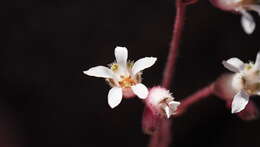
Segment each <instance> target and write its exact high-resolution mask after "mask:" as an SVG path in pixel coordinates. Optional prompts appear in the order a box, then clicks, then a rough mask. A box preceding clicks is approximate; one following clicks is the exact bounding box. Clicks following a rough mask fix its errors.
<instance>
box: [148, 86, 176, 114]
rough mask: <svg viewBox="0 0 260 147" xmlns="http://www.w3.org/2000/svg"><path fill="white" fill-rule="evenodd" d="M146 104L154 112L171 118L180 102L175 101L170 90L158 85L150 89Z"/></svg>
mask: <svg viewBox="0 0 260 147" xmlns="http://www.w3.org/2000/svg"><path fill="white" fill-rule="evenodd" d="M146 104H147V106H148V107H149V108H150V109H151V110H152V111H153V112H154V114H159V115H161V116H162V117H167V118H170V117H171V115H174V114H176V110H177V107H178V106H179V105H180V102H177V101H174V98H173V97H172V95H171V93H170V92H169V90H167V89H165V88H162V87H160V86H157V87H153V88H152V89H151V90H150V92H149V96H148V98H147V99H146Z"/></svg>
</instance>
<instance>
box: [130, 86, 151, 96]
mask: <svg viewBox="0 0 260 147" xmlns="http://www.w3.org/2000/svg"><path fill="white" fill-rule="evenodd" d="M131 89H132V90H133V92H134V94H136V95H137V96H138V97H139V98H141V99H145V98H146V97H147V96H148V89H147V87H146V86H145V85H144V84H142V83H139V84H136V85H133V86H131Z"/></svg>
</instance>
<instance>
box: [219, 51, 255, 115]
mask: <svg viewBox="0 0 260 147" xmlns="http://www.w3.org/2000/svg"><path fill="white" fill-rule="evenodd" d="M223 65H224V66H225V67H226V68H227V69H229V70H231V71H233V72H235V74H233V75H226V76H225V78H223V79H225V80H222V81H223V83H226V84H225V85H226V89H225V90H224V91H226V92H225V93H226V95H232V94H233V93H236V94H235V96H234V98H233V101H232V104H231V109H232V110H231V111H232V113H238V112H240V111H242V110H243V109H245V107H246V105H247V104H248V102H249V96H251V95H260V52H258V54H257V57H256V61H255V63H243V62H242V61H241V60H239V59H238V58H231V59H228V60H227V61H223Z"/></svg>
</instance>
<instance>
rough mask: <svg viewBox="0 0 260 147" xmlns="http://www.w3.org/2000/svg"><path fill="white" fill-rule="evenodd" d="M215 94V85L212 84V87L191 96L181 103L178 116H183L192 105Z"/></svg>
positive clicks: (209, 86)
mask: <svg viewBox="0 0 260 147" xmlns="http://www.w3.org/2000/svg"><path fill="white" fill-rule="evenodd" d="M213 93H214V84H210V85H208V86H206V87H204V88H202V89H200V90H198V91H197V92H195V93H194V94H192V95H191V96H189V97H187V98H185V99H184V100H182V101H181V105H180V106H179V107H178V112H177V114H176V115H180V114H182V113H183V112H185V111H186V110H187V109H188V108H189V106H190V105H192V104H194V103H196V102H198V101H200V100H202V99H204V98H206V97H208V96H209V95H211V94H213Z"/></svg>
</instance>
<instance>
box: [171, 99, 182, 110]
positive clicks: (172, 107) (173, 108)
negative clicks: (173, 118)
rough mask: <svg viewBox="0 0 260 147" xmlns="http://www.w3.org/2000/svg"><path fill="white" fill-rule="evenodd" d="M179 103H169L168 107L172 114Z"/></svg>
mask: <svg viewBox="0 0 260 147" xmlns="http://www.w3.org/2000/svg"><path fill="white" fill-rule="evenodd" d="M180 104H181V103H180V102H177V101H171V102H170V103H169V106H170V108H171V110H172V111H173V112H174V111H176V110H177V107H178V106H179V105H180Z"/></svg>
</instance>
